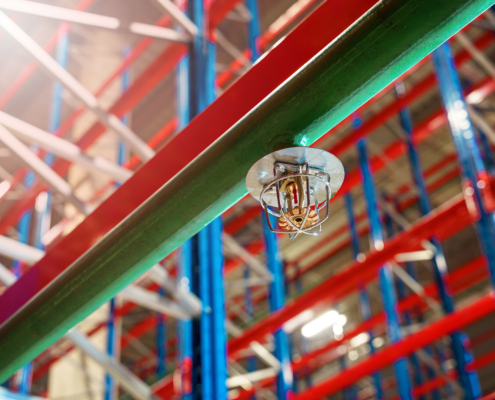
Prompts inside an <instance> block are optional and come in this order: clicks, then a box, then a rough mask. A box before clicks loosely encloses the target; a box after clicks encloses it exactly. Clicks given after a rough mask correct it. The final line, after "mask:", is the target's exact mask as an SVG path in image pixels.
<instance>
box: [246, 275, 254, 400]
mask: <svg viewBox="0 0 495 400" xmlns="http://www.w3.org/2000/svg"><path fill="white" fill-rule="evenodd" d="M250 274H251V271H250V268H249V266H245V267H244V279H246V280H248V279H249V277H250ZM244 299H245V304H246V314H247V315H249V317H250V318H252V317H253V315H254V308H253V300H252V298H251V287H250V286H249V285H248V286H246V294H245V297H244ZM256 369H257V367H256V357H254V356H249V357H248V359H247V371H248V372H254V371H256ZM251 400H256V395H255V394H253V395H252V396H251Z"/></svg>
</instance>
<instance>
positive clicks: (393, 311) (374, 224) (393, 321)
mask: <svg viewBox="0 0 495 400" xmlns="http://www.w3.org/2000/svg"><path fill="white" fill-rule="evenodd" d="M357 148H358V153H359V165H360V169H361V174H362V179H363V189H364V194H365V197H366V206H367V210H368V218H369V220H370V232H371V243H372V246H373V248H374V249H375V250H381V249H382V248H383V240H384V236H383V229H382V222H381V219H380V215H379V212H378V206H377V198H376V192H375V185H374V183H373V177H372V175H371V170H370V167H369V162H368V155H367V153H366V142H365V141H364V140H360V141H359V142H358V143H357ZM378 274H379V275H378V279H379V285H380V290H381V293H382V300H383V308H384V311H385V315H386V319H387V321H386V322H387V332H388V336H389V339H390V341H391V342H392V343H395V342H397V341H399V340H400V339H401V338H402V333H401V328H400V322H399V314H398V312H397V295H396V293H395V286H394V280H393V276H392V271H391V268H390V266H389V265H388V264H385V265H383V266H382V267H381V268H380V270H379V272H378ZM394 372H395V378H396V380H397V389H398V393H399V397H400V398H401V399H402V400H410V399H412V398H413V393H412V387H411V380H410V377H409V371H408V366H407V360H406V359H405V358H400V359H398V360H396V361H395V362H394Z"/></svg>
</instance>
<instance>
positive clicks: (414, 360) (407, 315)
mask: <svg viewBox="0 0 495 400" xmlns="http://www.w3.org/2000/svg"><path fill="white" fill-rule="evenodd" d="M386 197H387V196H385V201H387V202H389V200H390V199H388V198H386ZM390 205H391V206H393V204H390ZM385 226H386V230H387V236H388V237H389V238H391V237H392V236H394V223H393V221H392V218H390V215H388V214H387V215H386V216H385ZM406 270H407V272H408V274H409V275H411V277H412V278H413V279H416V271H415V270H414V266H413V265H412V263H406ZM396 282H397V295H398V296H399V301H400V300H403V299H404V298H405V297H406V296H407V289H406V285H405V284H404V282H403V281H402V280H401V279H397V280H396ZM402 317H403V320H404V325H405V326H407V327H410V326H411V325H412V317H411V312H410V311H409V310H405V311H404V313H403V314H402ZM409 361H410V362H411V366H412V370H413V380H414V385H416V386H419V385H421V384H422V383H423V382H424V380H423V374H422V372H421V366H420V363H419V358H418V356H417V354H416V353H413V354H411V355H410V356H409ZM428 371H429V372H433V371H432V369H431V368H429V367H428ZM433 377H434V375H433V376H429V378H433ZM439 396H440V393H439V391H438V390H436V389H435V390H434V391H433V399H434V400H440V397H439ZM419 399H420V400H426V397H425V396H421V397H420V398H419Z"/></svg>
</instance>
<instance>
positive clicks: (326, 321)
mask: <svg viewBox="0 0 495 400" xmlns="http://www.w3.org/2000/svg"><path fill="white" fill-rule="evenodd" d="M338 316H339V313H338V312H337V311H335V310H331V311H328V312H326V313H325V314H322V315H320V316H319V317H318V318H316V319H314V320H313V321H311V322H308V323H307V324H306V325H304V326H303V328H302V334H303V336H305V337H312V336H314V335H316V334H317V333H320V332H321V331H322V330H324V329H325V328H328V327H330V326H332V325H333V324H334V323H335V321H337V318H338Z"/></svg>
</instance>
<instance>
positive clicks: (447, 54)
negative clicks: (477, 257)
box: [432, 43, 495, 400]
mask: <svg viewBox="0 0 495 400" xmlns="http://www.w3.org/2000/svg"><path fill="white" fill-rule="evenodd" d="M452 57H453V56H452V50H451V48H450V45H449V44H448V43H445V44H443V45H442V46H440V47H439V48H438V49H437V50H436V51H435V52H433V55H432V59H433V62H434V65H435V71H436V74H437V79H438V83H439V89H440V95H441V98H442V102H443V104H444V107H445V111H446V114H447V118H448V122H449V127H450V130H451V133H452V137H453V139H454V143H455V146H456V149H457V153H458V158H459V162H460V164H461V172H462V176H463V188H464V195H465V197H466V202H467V203H468V206H469V205H471V210H470V211H471V215H472V218H473V220H474V221H475V226H476V229H477V233H478V239H479V241H480V244H481V248H482V250H483V253H484V255H485V257H486V259H487V266H488V269H489V271H490V277H491V282H492V285H493V284H495V278H494V277H495V274H494V272H495V249H494V248H493V246H492V245H491V243H493V240H494V239H495V220H494V218H495V216H494V214H493V211H494V209H493V206H494V205H493V204H492V206H490V201H491V202H492V203H493V194H492V192H491V185H490V184H489V183H488V182H489V179H488V173H487V171H486V169H485V166H484V163H483V159H482V157H481V152H480V149H479V147H478V144H477V142H476V137H475V131H474V127H473V125H472V122H471V120H470V118H469V114H468V108H467V103H466V100H465V98H464V94H463V91H462V86H461V82H460V79H459V75H458V73H457V69H456V67H455V65H454V63H453V62H452ZM442 300H443V299H442ZM444 308H445V306H444ZM452 308H453V305H452ZM445 310H446V312H449V310H448V309H447V308H445ZM465 345H466V341H464V340H463V335H462V334H460V333H458V332H456V333H454V334H453V341H452V346H453V351H454V356H455V358H456V362H457V363H458V365H460V366H462V367H460V368H459V369H458V372H459V379H460V382H461V384H462V387H463V389H464V395H465V398H466V399H469V400H471V399H476V398H479V397H481V388H480V384H479V380H478V375H477V373H476V372H475V371H472V370H471V369H470V368H469V365H470V363H471V362H472V359H471V356H470V351H469V350H468V349H466V348H465Z"/></svg>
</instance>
